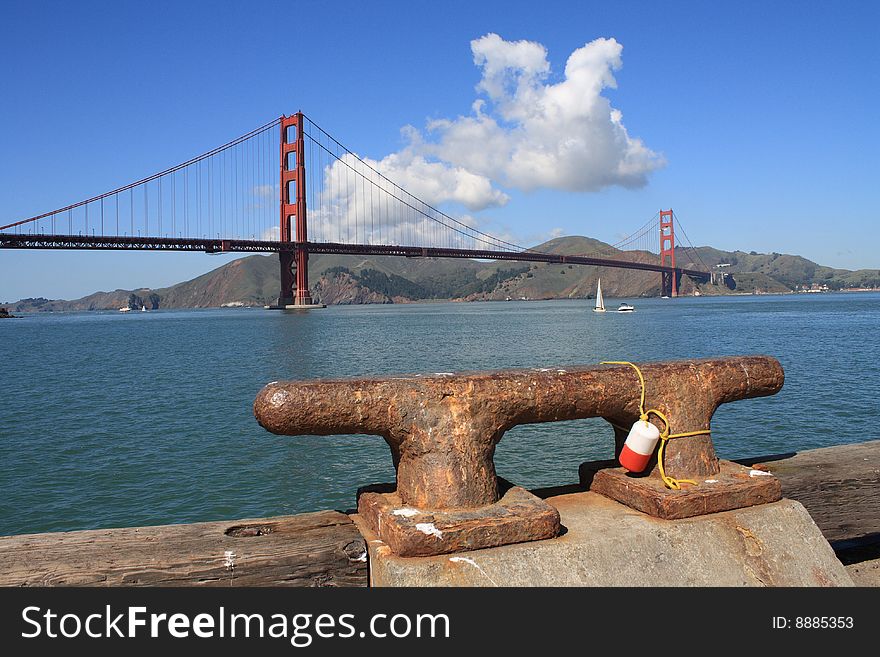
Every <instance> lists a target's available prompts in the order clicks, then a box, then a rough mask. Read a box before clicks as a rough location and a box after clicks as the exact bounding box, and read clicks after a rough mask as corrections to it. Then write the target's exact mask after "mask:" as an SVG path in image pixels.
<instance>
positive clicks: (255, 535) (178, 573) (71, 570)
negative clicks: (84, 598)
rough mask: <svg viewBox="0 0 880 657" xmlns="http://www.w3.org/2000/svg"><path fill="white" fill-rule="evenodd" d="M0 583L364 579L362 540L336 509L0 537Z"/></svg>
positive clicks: (343, 582)
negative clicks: (232, 519) (0, 565)
mask: <svg viewBox="0 0 880 657" xmlns="http://www.w3.org/2000/svg"><path fill="white" fill-rule="evenodd" d="M0 564H2V567H0V585H2V586H366V585H367V557H366V545H365V544H364V540H363V538H362V537H361V534H360V532H359V531H358V530H357V528H356V527H355V525H354V523H353V522H352V521H351V519H350V518H349V517H348V516H347V515H345V514H343V513H339V512H336V511H320V512H318V513H306V514H302V515H296V516H283V517H277V518H263V519H258V520H236V521H231V522H201V523H194V524H190V525H166V526H161V527H140V528H126V529H98V530H89V531H76V532H61V533H53V534H28V535H21V536H4V537H0Z"/></svg>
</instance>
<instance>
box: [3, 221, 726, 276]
mask: <svg viewBox="0 0 880 657" xmlns="http://www.w3.org/2000/svg"><path fill="white" fill-rule="evenodd" d="M303 247H305V248H306V250H307V251H308V252H309V253H310V254H321V253H333V254H340V255H386V256H405V257H407V258H474V259H481V260H514V261H520V262H547V263H551V264H565V265H593V266H596V267H617V268H619V269H639V270H642V271H653V272H664V273H674V272H679V275H681V274H684V275H686V276H689V277H691V278H693V279H696V280H699V281H708V280H709V272H707V271H702V270H699V269H684V268H681V267H666V266H663V265H659V264H651V263H647V262H633V261H630V260H615V259H613V258H594V257H590V256H582V255H560V254H555V253H541V252H539V251H490V250H480V249H454V248H442V247H422V246H399V245H386V244H339V243H334V242H280V241H267V240H224V239H220V238H216V239H215V238H189V237H183V238H181V237H103V236H94V235H92V236H89V235H28V234H22V235H14V234H10V233H0V249H85V250H110V249H122V250H125V249H129V250H140V251H202V252H204V253H279V252H281V251H296V250H297V249H299V248H303Z"/></svg>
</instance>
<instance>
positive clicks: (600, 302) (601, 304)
mask: <svg viewBox="0 0 880 657" xmlns="http://www.w3.org/2000/svg"><path fill="white" fill-rule="evenodd" d="M593 312H594V313H604V312H605V299H603V298H602V279H601V278H600V279H599V282H598V283H597V284H596V307H595V308H593Z"/></svg>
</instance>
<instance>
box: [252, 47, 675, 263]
mask: <svg viewBox="0 0 880 657" xmlns="http://www.w3.org/2000/svg"><path fill="white" fill-rule="evenodd" d="M471 50H472V52H473V57H474V63H475V65H476V66H478V67H479V68H480V70H481V73H482V75H481V79H480V81H479V83H478V84H477V86H476V91H477V93H478V98H476V99H475V101H474V102H473V104H472V107H471V112H470V113H469V114H468V115H466V116H458V117H457V118H454V119H450V118H441V119H435V120H432V121H430V122H428V124H427V125H426V127H425V130H424V131H419V130H417V129H416V128H414V127H412V126H406V127H405V128H404V129H403V131H402V132H403V135H404V137H405V138H406V141H407V144H406V146H405V147H404V148H402V149H401V150H399V151H397V152H395V153H391V154H390V155H387V156H385V157H383V158H382V159H379V160H375V159H368V158H360V159H359V158H357V157H356V156H352V155H351V154H348V155H343V157H342V158H341V159H339V160H335V161H334V162H333V164H331V165H329V166H327V167H325V168H324V171H323V176H322V181H321V184H320V185H319V188H320V189H319V191H318V193H317V194H316V198H315V199H314V200H313V201H310V207H309V214H310V218H311V220H310V222H309V223H310V238H311V239H315V240H316V241H328V242H335V241H341V242H357V243H375V244H380V243H384V244H424V245H436V246H442V245H444V240H445V241H446V242H447V243H448V242H449V241H450V240H452V239H458V240H460V243H459V244H447V245H452V246H463V247H468V248H484V247H485V245H484V244H466V243H464V242H465V241H467V240H468V239H470V240H473V239H477V240H479V239H480V238H479V237H476V238H474V237H468V238H460V237H455V231H445V232H444V231H443V230H440V229H438V224H437V222H436V221H432V219H431V218H429V217H428V216H426V215H430V216H431V217H433V218H434V219H438V217H439V215H438V214H437V213H436V212H434V211H433V210H431V209H430V208H425V207H424V205H423V204H422V203H420V200H421V201H424V202H425V203H427V204H428V205H431V206H435V207H437V206H442V205H443V204H446V203H455V204H459V205H461V206H464V207H465V208H467V209H468V210H469V211H471V212H477V211H479V210H483V209H486V208H490V207H498V206H503V205H505V204H506V203H507V202H508V200H509V197H508V195H507V194H506V193H505V192H504V191H502V188H508V189H518V190H522V191H531V190H535V189H539V188H547V189H557V190H565V191H572V192H588V191H598V190H601V189H603V188H605V187H609V186H614V185H617V186H623V187H631V188H632V187H640V186H643V185H645V184H646V183H647V179H648V175H649V174H650V173H651V172H652V171H654V170H655V169H657V168H659V167H662V166H663V165H664V160H663V157H662V156H661V155H659V154H657V153H655V152H654V151H652V150H651V149H649V148H648V147H647V146H645V144H644V143H643V142H642V141H641V140H640V139H637V138H634V137H631V136H630V135H629V133H628V132H627V129H626V127H625V126H624V124H623V115H622V113H621V112H620V111H619V110H618V109H616V108H614V107H612V105H611V103H610V101H609V100H608V98H606V97H605V96H603V95H602V93H603V92H604V90H605V89H608V88H615V87H616V86H617V82H616V80H615V78H614V71H617V70H618V69H619V68H620V67H621V53H622V50H623V48H622V46H621V45H620V44H619V43H618V42H617V41H616V40H614V39H604V38H602V39H596V40H594V41H591V42H590V43H587V44H586V45H584V46H583V47H581V48H578V49H577V50H575V51H574V52H573V53H571V55H570V56H569V58H568V61H567V63H566V65H565V71H564V75H563V76H562V77H561V78H559V79H558V81H555V82H552V81H550V78H551V67H550V62H549V60H548V58H547V50H546V48H545V47H544V46H543V45H541V44H539V43H536V42H532V41H505V40H504V39H502V38H501V37H500V36H498V35H497V34H487V35H486V36H483V37H481V38H479V39H475V40H474V41H472V42H471ZM365 181H366V182H365ZM390 181H394V183H391V182H390ZM395 184H396V185H399V186H400V188H402V189H400V188H398V187H396V186H395ZM359 186H360V188H359ZM368 190H369V191H368ZM403 190H406V191H405V192H404V191H403ZM265 191H267V192H268V191H269V190H265ZM407 192H408V193H409V194H412V195H413V196H414V197H415V198H412V197H410V196H409V195H408V194H407ZM446 209H447V210H448V207H447V208H446ZM450 212H451V211H450ZM316 215H317V216H316ZM439 218H440V220H442V221H443V222H444V223H449V222H448V217H439ZM457 220H459V221H461V222H462V223H463V224H466V225H467V226H471V227H474V228H476V227H477V226H478V225H479V226H480V230H484V231H486V232H490V233H492V234H497V233H496V232H495V231H494V230H489V229H488V228H487V224H486V223H485V222H481V223H480V224H478V223H477V221H476V220H474V218H473V217H472V216H469V215H468V216H465V217H457ZM456 226H457V225H456ZM457 227H458V226H457ZM463 232H465V233H469V232H471V231H468V230H464V231H463ZM506 233H507V231H505V230H502V235H503V236H502V235H499V237H501V239H507V240H508V241H511V242H517V241H518V240H516V239H515V238H514V237H512V236H510V235H506ZM560 234H562V231H561V230H560V229H553V230H551V231H549V232H546V233H543V234H542V236H541V237H544V238H546V239H550V238H552V237H556V236H558V235H560ZM462 240H463V241H462Z"/></svg>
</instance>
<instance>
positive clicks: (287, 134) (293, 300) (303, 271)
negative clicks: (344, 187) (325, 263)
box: [278, 112, 312, 308]
mask: <svg viewBox="0 0 880 657" xmlns="http://www.w3.org/2000/svg"><path fill="white" fill-rule="evenodd" d="M280 125H281V178H280V182H281V191H280V201H281V237H280V239H281V241H282V242H291V241H295V242H297V243H300V244H302V243H305V242H308V228H307V224H306V165H305V157H304V155H305V147H304V143H305V140H304V137H303V131H302V127H303V115H302V112H297V113H296V114H294V115H292V116H282V117H281V124H280ZM292 227H293V228H295V233H294V232H292V231H291V228H292ZM291 238H295V239H291ZM278 257H279V259H280V260H281V293H280V294H279V295H278V307H280V308H284V307H286V306H291V305H292V306H311V305H312V296H311V293H310V292H309V252H308V249H307V248H305V247H296V248H295V249H293V250H286V251H281V252H279V254H278ZM294 264H295V265H296V275H295V276H294V273H293V266H294Z"/></svg>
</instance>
